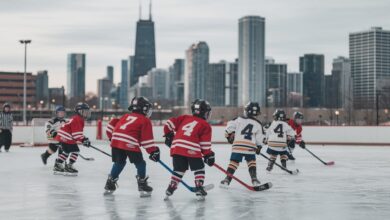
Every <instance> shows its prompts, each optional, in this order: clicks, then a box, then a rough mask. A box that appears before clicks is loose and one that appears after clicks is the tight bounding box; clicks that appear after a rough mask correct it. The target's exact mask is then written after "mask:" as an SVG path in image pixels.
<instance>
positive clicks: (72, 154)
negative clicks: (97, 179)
mask: <svg viewBox="0 0 390 220" xmlns="http://www.w3.org/2000/svg"><path fill="white" fill-rule="evenodd" d="M68 152H69V163H67V164H66V165H65V172H66V175H70V176H76V175H77V174H78V172H79V171H78V170H77V169H75V168H74V163H76V161H77V158H78V157H79V153H80V148H79V146H78V145H77V144H70V145H69V146H68Z"/></svg>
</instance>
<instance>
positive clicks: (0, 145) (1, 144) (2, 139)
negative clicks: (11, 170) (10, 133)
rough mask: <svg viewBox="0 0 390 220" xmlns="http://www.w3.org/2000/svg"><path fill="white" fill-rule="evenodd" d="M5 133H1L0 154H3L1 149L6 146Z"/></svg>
mask: <svg viewBox="0 0 390 220" xmlns="http://www.w3.org/2000/svg"><path fill="white" fill-rule="evenodd" d="M4 141H5V139H4V132H3V131H2V130H1V132H0V153H1V148H2V147H3V146H4Z"/></svg>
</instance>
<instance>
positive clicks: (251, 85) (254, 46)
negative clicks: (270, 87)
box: [238, 16, 266, 106]
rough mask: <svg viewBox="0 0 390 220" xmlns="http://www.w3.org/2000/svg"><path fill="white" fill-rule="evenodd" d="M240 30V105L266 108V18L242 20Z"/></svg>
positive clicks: (255, 17)
mask: <svg viewBox="0 0 390 220" xmlns="http://www.w3.org/2000/svg"><path fill="white" fill-rule="evenodd" d="M238 29H239V35H238V54H239V57H238V105H241V106H242V105H245V104H246V103H247V102H249V101H256V102H259V104H260V105H261V106H265V102H266V101H265V99H266V95H265V18H263V17H260V16H246V17H243V18H240V20H239V25H238Z"/></svg>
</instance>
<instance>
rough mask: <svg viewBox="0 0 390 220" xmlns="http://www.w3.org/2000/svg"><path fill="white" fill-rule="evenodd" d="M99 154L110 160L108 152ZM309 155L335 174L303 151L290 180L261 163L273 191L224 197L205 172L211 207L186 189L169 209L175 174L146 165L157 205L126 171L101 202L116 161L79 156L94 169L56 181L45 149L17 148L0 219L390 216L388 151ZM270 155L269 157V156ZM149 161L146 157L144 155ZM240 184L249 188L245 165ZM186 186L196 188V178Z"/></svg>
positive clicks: (0, 171)
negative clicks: (168, 189) (142, 195)
mask: <svg viewBox="0 0 390 220" xmlns="http://www.w3.org/2000/svg"><path fill="white" fill-rule="evenodd" d="M96 147H99V148H100V149H103V150H105V151H107V152H109V151H110V149H109V148H108V147H107V146H105V145H104V144H97V145H96ZM160 149H161V150H162V160H163V161H165V162H166V163H168V164H171V161H170V158H169V155H168V149H167V147H164V146H162V145H161V146H160ZM310 149H311V150H312V151H313V152H315V153H316V154H318V155H319V156H320V157H321V158H323V159H324V160H326V161H331V160H334V161H335V162H336V164H335V165H334V166H331V167H327V166H324V165H322V164H321V163H320V162H319V161H317V160H316V159H315V158H313V157H312V156H311V155H309V154H308V153H307V152H306V151H304V150H302V149H296V151H295V156H296V158H297V160H296V162H289V164H288V166H289V168H290V169H293V168H298V169H299V170H300V171H301V172H300V174H298V175H296V176H291V175H289V174H287V173H285V172H283V171H282V170H280V169H279V168H278V167H275V168H274V170H273V172H272V173H270V174H267V173H266V171H265V167H266V163H267V161H265V160H264V159H263V158H261V157H259V158H258V160H257V161H258V176H259V178H260V180H261V181H262V183H265V182H268V181H270V182H272V183H273V185H274V187H273V188H272V189H270V190H268V191H263V192H251V191H248V190H247V189H246V188H244V187H243V186H241V185H239V184H238V183H236V182H232V184H231V187H230V189H228V190H226V189H221V188H219V187H218V185H219V182H220V181H221V180H222V179H223V178H224V175H223V174H222V173H221V172H220V171H219V170H217V169H215V168H210V167H207V168H206V183H214V184H215V185H216V187H215V188H214V189H213V190H211V191H209V195H208V196H207V198H206V201H204V202H199V201H196V198H195V195H194V194H192V193H190V192H188V191H187V190H186V189H185V188H184V187H180V188H179V189H178V190H177V191H176V192H175V194H174V196H172V198H171V199H170V201H168V202H165V201H163V197H164V192H165V189H166V187H167V185H168V183H169V180H170V175H169V173H168V172H167V171H166V170H165V169H164V168H163V167H162V166H160V165H159V164H158V163H154V162H152V161H150V160H149V159H148V158H147V157H145V159H146V160H147V165H148V166H147V172H148V175H149V176H150V185H151V186H152V187H154V191H153V195H152V197H151V198H139V194H138V192H137V186H136V180H135V177H134V176H135V168H134V166H133V165H132V164H127V166H126V168H125V170H124V171H123V172H122V175H121V176H120V180H119V182H118V183H119V189H118V190H117V191H116V192H115V193H114V195H112V196H104V195H103V191H104V190H103V187H104V185H105V181H106V178H107V174H108V172H109V170H110V169H111V159H110V158H109V157H107V156H105V155H103V154H101V153H99V152H97V151H95V150H93V149H88V148H85V147H82V148H81V154H82V155H84V156H86V157H94V158H95V161H85V160H83V159H81V158H79V160H78V162H77V164H76V167H77V168H78V169H79V176H78V177H65V176H54V175H52V171H51V169H52V165H53V163H54V157H51V158H50V159H49V165H47V166H44V165H43V164H42V163H41V160H40V157H39V155H40V154H41V153H43V151H44V150H45V149H44V148H19V147H13V148H11V152H10V153H5V152H4V151H3V153H0V175H1V178H0V219H67V220H69V219H177V220H179V219H186V220H187V219H281V220H288V219H300V220H304V219H327V220H329V219H331V220H336V219H387V218H388V216H389V215H390V208H389V207H390V172H389V171H390V169H389V167H390V148H387V147H359V146H357V147H342V146H327V147H320V146H317V147H316V146H311V147H310ZM214 151H215V152H216V161H217V163H218V164H219V165H221V166H223V167H226V166H227V164H228V160H229V156H230V147H229V146H228V145H216V146H214ZM263 151H265V149H263ZM145 156H146V155H145ZM236 174H237V176H238V177H240V178H242V179H243V180H244V181H245V182H247V183H249V174H248V171H247V166H246V164H245V163H243V164H241V166H240V168H239V169H238V171H237V173H236ZM185 181H187V183H190V185H193V174H192V173H189V172H187V174H186V177H185Z"/></svg>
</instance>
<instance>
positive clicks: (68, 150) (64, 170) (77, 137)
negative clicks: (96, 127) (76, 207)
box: [53, 102, 91, 176]
mask: <svg viewBox="0 0 390 220" xmlns="http://www.w3.org/2000/svg"><path fill="white" fill-rule="evenodd" d="M75 113H76V114H75V115H74V116H73V117H72V118H71V119H70V120H69V121H68V122H67V123H65V124H63V125H62V126H61V128H60V129H59V130H58V131H57V136H56V138H55V139H56V140H57V141H59V142H60V143H61V147H62V153H61V154H59V155H58V158H57V160H56V163H55V165H54V169H53V170H54V174H65V175H69V176H76V175H77V174H78V170H76V169H75V168H74V167H73V164H74V163H75V162H76V161H77V157H78V156H79V152H80V149H79V147H78V145H77V143H82V144H83V145H84V146H86V147H89V146H90V145H91V142H90V141H89V139H88V138H87V137H85V136H84V134H83V130H84V120H85V119H87V118H89V117H90V116H91V111H90V108H89V106H88V104H86V103H82V102H79V103H78V104H77V105H76V107H75ZM69 155H70V158H69V162H68V163H66V160H67V159H68V157H69ZM64 162H65V166H64Z"/></svg>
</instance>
